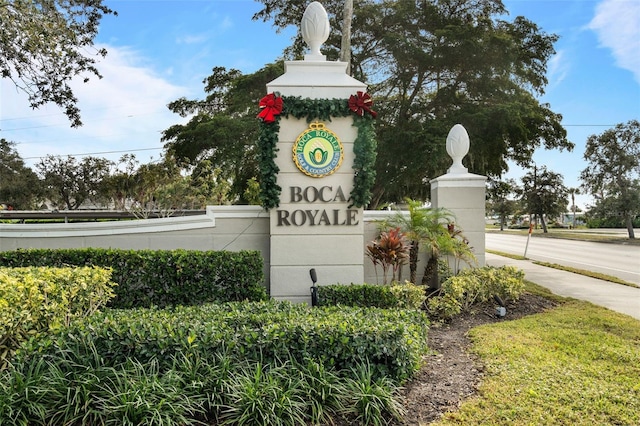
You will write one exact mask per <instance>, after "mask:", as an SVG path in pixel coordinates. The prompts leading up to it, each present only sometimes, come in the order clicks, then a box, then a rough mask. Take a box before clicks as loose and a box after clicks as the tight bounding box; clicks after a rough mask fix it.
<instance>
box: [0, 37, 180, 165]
mask: <svg viewBox="0 0 640 426" xmlns="http://www.w3.org/2000/svg"><path fill="white" fill-rule="evenodd" d="M98 47H106V49H107V50H108V52H109V53H108V55H107V57H106V58H104V59H102V60H101V61H100V62H99V63H98V65H97V68H98V70H99V71H100V73H101V74H102V76H103V78H102V79H98V78H91V80H90V81H89V82H88V83H86V84H83V83H81V82H80V80H79V81H78V82H75V81H74V82H73V84H72V87H73V88H74V93H75V95H76V97H77V98H78V107H79V108H80V112H81V116H82V121H83V123H84V125H83V126H82V127H80V128H77V129H72V128H70V125H69V121H68V119H67V118H66V116H65V115H64V114H63V113H62V111H61V110H60V109H59V108H58V107H56V106H55V105H46V106H44V107H43V108H40V109H38V110H32V109H31V108H30V107H29V105H28V102H27V98H26V96H25V95H24V94H22V93H20V92H16V90H15V89H14V88H13V86H12V85H11V83H10V81H8V80H6V79H3V80H2V82H1V83H2V108H1V109H0V128H1V129H2V130H1V131H0V137H3V138H6V139H8V140H11V141H14V142H16V143H18V145H17V149H18V152H19V153H20V155H21V156H22V157H23V158H27V157H43V156H45V155H47V154H53V155H68V154H84V153H92V154H93V153H101V152H107V151H129V150H137V149H148V148H158V149H156V150H152V151H134V152H133V153H134V154H136V156H137V157H138V158H139V159H140V160H141V162H147V161H148V158H149V157H150V156H153V157H154V158H158V157H159V155H160V153H161V150H160V149H159V148H161V147H162V143H161V142H160V138H161V131H163V130H165V129H167V128H168V127H169V126H171V125H173V124H176V123H180V122H183V121H184V120H183V119H181V118H180V117H179V116H178V115H176V114H173V113H171V112H170V111H169V110H168V109H167V107H166V105H167V104H168V103H169V102H171V101H173V100H175V99H177V98H179V97H181V96H188V95H189V93H188V90H187V89H186V88H182V87H178V86H176V85H173V84H171V83H169V82H168V81H166V80H164V79H163V78H161V77H159V76H158V75H157V74H156V72H154V70H152V69H150V68H149V67H147V66H146V65H145V64H144V58H142V57H140V56H139V55H138V54H137V53H136V52H134V51H131V50H128V49H126V48H121V47H113V46H98ZM123 153H124V152H118V153H112V154H97V156H100V157H106V158H109V159H117V158H119V157H120V156H121V155H122V154H123ZM37 161H38V160H37V159H30V160H27V163H28V164H33V163H35V162H37Z"/></svg>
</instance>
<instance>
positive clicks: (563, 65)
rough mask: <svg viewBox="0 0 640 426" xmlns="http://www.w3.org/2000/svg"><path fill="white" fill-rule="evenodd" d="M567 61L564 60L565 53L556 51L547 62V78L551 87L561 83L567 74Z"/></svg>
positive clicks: (568, 65)
mask: <svg viewBox="0 0 640 426" xmlns="http://www.w3.org/2000/svg"><path fill="white" fill-rule="evenodd" d="M569 67H570V64H569V61H568V60H567V59H566V55H565V51H564V50H558V51H557V52H556V54H555V55H554V56H553V57H551V59H550V60H549V67H548V69H547V76H548V79H549V84H550V85H551V86H553V85H556V84H559V83H560V82H562V81H563V80H564V79H565V77H566V76H567V74H568V72H569Z"/></svg>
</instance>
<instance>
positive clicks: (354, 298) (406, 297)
mask: <svg viewBox="0 0 640 426" xmlns="http://www.w3.org/2000/svg"><path fill="white" fill-rule="evenodd" d="M424 299H425V289H424V287H423V286H419V285H415V284H412V283H409V282H405V283H397V282H396V283H393V284H391V285H376V284H350V285H344V284H331V285H326V286H319V287H318V305H319V306H337V305H341V306H360V307H376V308H385V309H396V308H400V309H420V307H421V306H422V303H423V302H424Z"/></svg>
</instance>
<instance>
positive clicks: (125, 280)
mask: <svg viewBox="0 0 640 426" xmlns="http://www.w3.org/2000/svg"><path fill="white" fill-rule="evenodd" d="M69 265H74V266H98V267H108V268H111V269H112V270H113V274H112V280H113V281H115V282H116V283H118V287H117V288H116V297H115V298H114V299H113V300H112V301H111V303H110V306H111V307H114V308H133V307H150V306H159V307H165V306H175V305H197V304H202V303H209V302H229V301H242V300H253V301H256V300H264V299H266V298H267V294H266V290H265V288H264V286H263V284H262V283H263V281H264V276H263V269H262V266H263V261H262V257H261V256H260V253H259V252H257V251H239V252H225V251H196V250H116V249H100V248H85V249H60V250H48V249H29V250H17V251H5V252H0V266H13V267H17V266H49V267H61V266H69Z"/></svg>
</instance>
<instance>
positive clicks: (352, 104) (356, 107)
mask: <svg viewBox="0 0 640 426" xmlns="http://www.w3.org/2000/svg"><path fill="white" fill-rule="evenodd" d="M372 105H373V99H371V96H370V95H369V94H368V93H364V92H361V91H359V90H358V92H357V93H356V94H355V95H351V97H350V98H349V109H351V111H353V112H355V113H356V114H358V115H359V116H360V117H363V116H364V112H365V111H366V112H368V113H369V114H371V116H372V117H373V118H376V116H377V115H378V113H377V112H375V111H374V110H372V109H371V106H372Z"/></svg>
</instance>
